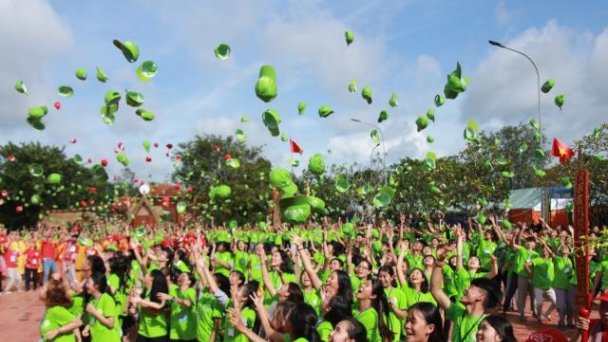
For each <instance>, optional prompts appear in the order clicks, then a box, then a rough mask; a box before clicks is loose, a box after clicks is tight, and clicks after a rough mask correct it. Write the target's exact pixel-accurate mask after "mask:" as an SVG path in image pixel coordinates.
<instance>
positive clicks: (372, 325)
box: [355, 307, 380, 342]
mask: <svg viewBox="0 0 608 342" xmlns="http://www.w3.org/2000/svg"><path fill="white" fill-rule="evenodd" d="M355 318H356V319H357V321H359V322H360V323H361V324H363V326H364V327H365V330H366V331H367V341H368V342H380V332H379V331H378V313H377V312H376V309H374V308H373V307H369V308H367V309H365V310H363V311H361V312H358V313H357V314H356V315H355Z"/></svg>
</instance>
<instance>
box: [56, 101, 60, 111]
mask: <svg viewBox="0 0 608 342" xmlns="http://www.w3.org/2000/svg"><path fill="white" fill-rule="evenodd" d="M55 109H57V110H60V109H61V102H59V101H57V102H55Z"/></svg>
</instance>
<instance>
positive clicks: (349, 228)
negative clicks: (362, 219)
mask: <svg viewBox="0 0 608 342" xmlns="http://www.w3.org/2000/svg"><path fill="white" fill-rule="evenodd" d="M340 233H341V234H342V235H344V236H345V237H347V238H349V239H353V238H354V237H355V235H356V234H355V233H356V230H355V225H354V224H352V223H350V222H346V223H344V224H343V225H342V227H340Z"/></svg>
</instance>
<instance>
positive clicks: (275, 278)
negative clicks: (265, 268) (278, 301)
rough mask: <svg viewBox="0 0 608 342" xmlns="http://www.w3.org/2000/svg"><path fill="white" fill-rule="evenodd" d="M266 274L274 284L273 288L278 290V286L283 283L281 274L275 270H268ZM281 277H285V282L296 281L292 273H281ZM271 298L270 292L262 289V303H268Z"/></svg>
mask: <svg viewBox="0 0 608 342" xmlns="http://www.w3.org/2000/svg"><path fill="white" fill-rule="evenodd" d="M268 274H269V275H270V281H271V282H272V285H273V286H274V288H275V290H278V289H279V287H280V286H281V285H282V284H283V281H282V279H281V275H280V274H279V273H278V272H275V271H270V272H268ZM283 277H284V278H285V282H286V283H287V284H288V283H291V282H294V283H295V282H296V276H295V275H294V274H293V273H283ZM271 300H272V296H271V295H270V292H268V291H264V303H266V304H269V303H270V302H271Z"/></svg>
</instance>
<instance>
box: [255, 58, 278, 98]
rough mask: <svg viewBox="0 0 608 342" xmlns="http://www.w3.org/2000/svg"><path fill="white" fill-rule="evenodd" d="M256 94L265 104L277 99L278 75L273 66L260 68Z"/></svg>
mask: <svg viewBox="0 0 608 342" xmlns="http://www.w3.org/2000/svg"><path fill="white" fill-rule="evenodd" d="M255 94H256V95H257V97H258V98H259V99H260V100H262V101H264V102H270V101H272V100H274V99H275V98H276V97H277V75H276V71H275V69H274V67H273V66H271V65H264V66H262V67H261V68H260V76H259V78H258V81H257V82H256V84H255Z"/></svg>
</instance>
